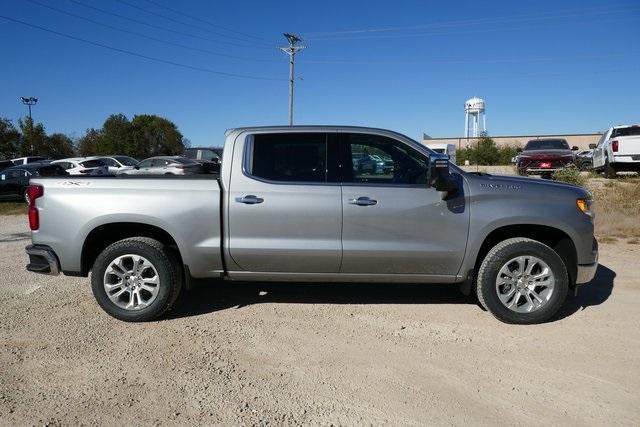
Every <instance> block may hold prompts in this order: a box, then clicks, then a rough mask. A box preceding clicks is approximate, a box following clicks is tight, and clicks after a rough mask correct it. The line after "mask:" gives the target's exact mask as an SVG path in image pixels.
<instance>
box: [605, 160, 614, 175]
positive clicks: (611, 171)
mask: <svg viewBox="0 0 640 427" xmlns="http://www.w3.org/2000/svg"><path fill="white" fill-rule="evenodd" d="M604 177H605V178H610V179H611V178H615V177H616V170H615V168H614V167H613V166H611V163H609V159H608V158H606V159H604Z"/></svg>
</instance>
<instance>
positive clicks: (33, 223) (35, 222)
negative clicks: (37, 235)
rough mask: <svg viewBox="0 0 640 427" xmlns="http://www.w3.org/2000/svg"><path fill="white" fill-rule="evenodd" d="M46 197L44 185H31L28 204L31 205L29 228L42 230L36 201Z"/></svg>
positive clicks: (28, 190) (28, 192) (28, 189)
mask: <svg viewBox="0 0 640 427" xmlns="http://www.w3.org/2000/svg"><path fill="white" fill-rule="evenodd" d="M43 195H44V187H43V186H42V185H30V186H28V187H27V203H29V227H30V228H31V230H33V231H35V230H37V229H38V228H40V215H39V213H38V209H37V208H36V199H37V198H39V197H42V196H43Z"/></svg>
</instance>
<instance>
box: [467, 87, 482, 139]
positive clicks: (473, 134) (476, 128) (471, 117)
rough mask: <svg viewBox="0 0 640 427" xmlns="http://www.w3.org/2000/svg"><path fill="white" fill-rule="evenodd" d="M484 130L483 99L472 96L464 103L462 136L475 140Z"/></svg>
mask: <svg viewBox="0 0 640 427" xmlns="http://www.w3.org/2000/svg"><path fill="white" fill-rule="evenodd" d="M469 121H471V123H469ZM486 130H487V120H486V118H485V115H484V99H482V98H478V97H476V96H474V97H473V98H471V99H468V100H467V102H465V103H464V136H465V137H466V138H477V137H478V136H480V135H481V134H482V133H483V132H485V131H486Z"/></svg>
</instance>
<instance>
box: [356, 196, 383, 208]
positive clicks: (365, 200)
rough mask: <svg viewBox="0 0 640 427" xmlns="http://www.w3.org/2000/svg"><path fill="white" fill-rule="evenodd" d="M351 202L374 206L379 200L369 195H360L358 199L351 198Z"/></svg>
mask: <svg viewBox="0 0 640 427" xmlns="http://www.w3.org/2000/svg"><path fill="white" fill-rule="evenodd" d="M349 203H350V204H352V205H358V206H373V205H375V204H377V203H378V201H377V200H373V199H370V198H368V197H358V198H357V199H349Z"/></svg>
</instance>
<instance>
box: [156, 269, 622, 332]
mask: <svg viewBox="0 0 640 427" xmlns="http://www.w3.org/2000/svg"><path fill="white" fill-rule="evenodd" d="M615 276H616V274H615V272H613V271H612V270H610V269H609V268H607V267H605V266H603V265H599V266H598V270H597V272H596V276H595V278H594V279H593V281H592V282H591V283H590V284H588V285H586V286H583V287H581V288H580V290H579V292H578V295H577V296H573V294H571V295H569V297H568V298H567V301H566V303H565V305H564V307H563V308H562V310H561V311H560V313H559V314H558V316H556V318H555V319H554V320H558V319H562V318H565V317H568V316H570V315H572V314H574V313H576V312H577V311H580V310H584V309H586V308H588V307H591V306H594V305H599V304H602V303H603V302H605V301H606V300H607V299H608V298H609V296H610V295H611V292H612V290H613V282H614V278H615ZM265 303H272V304H354V305H364V304H368V305H371V304H424V305H429V304H475V305H478V302H477V300H476V299H475V298H474V297H467V296H465V295H463V294H462V293H461V292H460V291H459V289H458V285H454V284H385V283H381V284H378V283H375V284H373V283H346V284H345V283H313V284H310V283H270V282H224V281H211V282H199V283H197V284H195V285H194V286H193V288H192V289H191V290H190V291H189V292H184V293H183V294H182V295H181V297H180V299H179V300H178V301H177V302H176V304H175V306H174V309H173V310H172V311H171V312H169V313H168V314H167V316H165V319H166V320H169V319H176V318H182V317H190V316H198V315H202V314H207V313H212V312H215V311H219V310H225V309H230V308H236V309H237V308H242V307H246V306H249V305H252V304H265ZM478 306H479V305H478Z"/></svg>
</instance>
